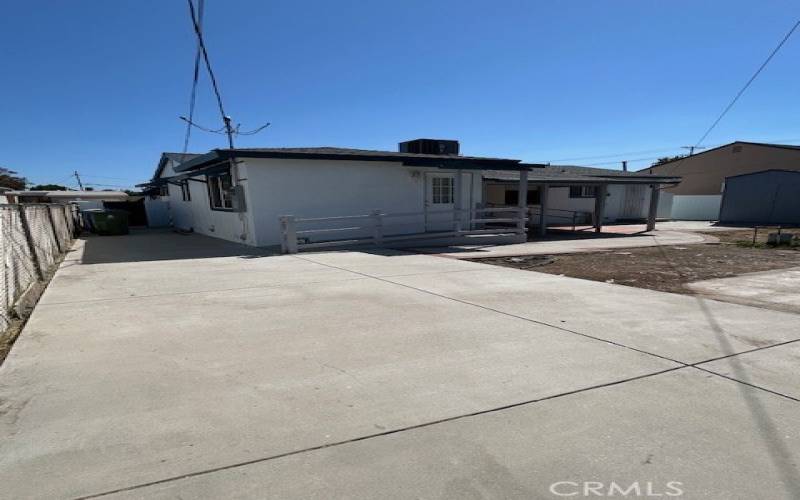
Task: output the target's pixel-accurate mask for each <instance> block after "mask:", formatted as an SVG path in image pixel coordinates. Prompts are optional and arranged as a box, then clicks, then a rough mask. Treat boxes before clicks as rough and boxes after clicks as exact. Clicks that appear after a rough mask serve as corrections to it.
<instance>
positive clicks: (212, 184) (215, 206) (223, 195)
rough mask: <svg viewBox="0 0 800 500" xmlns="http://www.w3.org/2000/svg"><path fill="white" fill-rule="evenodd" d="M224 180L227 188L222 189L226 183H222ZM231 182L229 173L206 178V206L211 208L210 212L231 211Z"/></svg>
mask: <svg viewBox="0 0 800 500" xmlns="http://www.w3.org/2000/svg"><path fill="white" fill-rule="evenodd" d="M226 179H227V184H228V187H227V188H226V187H224V185H225V184H226V183H225V182H223V181H224V180H226ZM232 182H233V181H232V177H231V174H230V172H225V173H222V174H214V175H209V176H208V204H209V205H210V206H211V210H222V211H226V212H230V211H232V210H233V192H232V191H233V189H232V187H233V184H232ZM214 195H216V196H214ZM215 198H216V199H215Z"/></svg>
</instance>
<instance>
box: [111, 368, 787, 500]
mask: <svg viewBox="0 0 800 500" xmlns="http://www.w3.org/2000/svg"><path fill="white" fill-rule="evenodd" d="M797 424H798V405H797V403H795V402H793V401H789V400H786V399H783V398H780V397H776V396H773V395H771V394H768V393H764V392H762V391H759V390H757V389H752V388H749V387H746V386H742V385H740V384H736V383H735V382H731V381H728V380H724V379H720V378H718V377H713V376H710V375H708V374H703V373H701V372H699V371H697V370H694V369H692V368H685V369H682V370H679V371H677V372H671V373H667V374H662V375H657V376H654V377H650V378H646V379H642V380H637V381H632V382H628V383H626V384H622V385H616V386H613V387H606V388H602V389H597V390H593V391H588V392H583V393H579V394H573V395H569V396H564V397H560V398H557V399H551V400H548V401H542V402H539V403H535V404H531V405H525V406H521V407H517V408H512V409H508V410H505V411H502V412H494V413H488V414H483V415H478V416H474V417H469V418H463V419H459V420H456V421H451V422H445V423H440V424H436V425H430V426H426V427H423V428H419V429H413V430H409V431H407V432H402V433H397V434H392V435H388V436H382V437H376V438H372V439H367V440H363V441H359V442H354V443H348V444H343V445H340V446H335V447H331V448H326V449H321V450H314V451H309V452H306V453H301V454H297V455H293V456H289V457H283V458H276V459H272V460H264V461H261V462H259V463H255V464H250V465H245V466H241V467H233V468H229V469H225V470H221V471H216V472H210V473H207V474H200V475H198V476H195V477H190V478H185V479H178V480H174V481H168V482H166V483H163V484H157V485H153V486H150V487H144V488H140V489H134V490H132V491H127V492H124V493H121V494H119V495H112V496H111V498H115V499H124V498H156V499H161V498H163V499H167V498H198V499H216V498H234V499H249V498H275V499H286V498H303V499H328V498H355V499H372V498H447V499H464V498H476V499H477V498H513V499H516V498H519V499H526V500H528V499H532V498H536V499H545V498H552V499H556V498H563V497H568V498H569V497H572V498H585V497H584V496H583V495H582V494H579V495H577V496H576V495H574V493H576V492H580V491H581V490H582V488H583V483H584V482H586V481H594V482H599V483H600V485H601V489H600V492H602V493H604V494H603V495H598V494H596V493H594V494H592V493H590V494H589V495H587V496H588V497H590V498H595V497H597V496H612V497H614V498H622V497H623V495H621V494H620V493H619V490H617V492H616V494H614V495H609V494H608V491H609V488H611V487H612V483H614V484H617V485H618V486H619V487H621V488H625V489H627V488H629V487H631V486H632V485H634V484H638V486H639V488H640V492H641V493H640V494H639V495H635V494H634V493H633V491H634V490H631V492H629V493H628V495H625V496H626V497H628V498H633V497H636V498H643V497H647V498H654V497H656V496H658V497H660V498H691V499H713V500H719V499H725V500H737V499H741V500H752V499H755V498H763V499H767V498H769V499H771V500H780V499H786V500H789V499H796V498H800V471H799V470H798V466H797V463H798V461H800V426H798V425H797ZM555 483H560V484H556V485H555V486H554V488H555V491H556V492H557V493H559V494H560V495H555V494H553V493H552V491H551V487H552V485H553V484H555ZM669 483H672V484H671V488H670V484H669ZM648 485H649V487H650V492H652V493H653V495H647V492H648ZM590 486H597V484H590ZM667 493H671V494H672V495H676V494H677V493H681V495H680V496H678V497H675V496H667Z"/></svg>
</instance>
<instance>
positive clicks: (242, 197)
mask: <svg viewBox="0 0 800 500" xmlns="http://www.w3.org/2000/svg"><path fill="white" fill-rule="evenodd" d="M544 167H545V166H544V165H534V164H525V163H522V162H521V161H520V160H516V159H509V158H488V157H478V156H462V155H460V154H459V144H458V142H457V141H445V140H436V139H417V140H413V141H407V142H403V143H400V144H399V148H398V151H373V150H363V149H347V148H335V147H313V148H243V149H235V150H231V149H214V150H212V151H210V152H208V153H205V154H194V153H192V154H186V155H183V154H180V153H164V154H163V155H162V156H161V158H160V160H159V163H158V166H157V168H156V172H155V174H154V176H153V179H152V180H151V181H149V182H148V183H147V184H145V185H143V186H144V187H145V188H146V192H147V193H148V194H149V196H148V201H146V204H149V205H152V206H155V204H156V203H161V204H164V205H165V206H167V207H168V211H169V218H170V220H171V225H172V226H173V227H175V228H176V229H178V230H181V231H194V232H198V233H202V234H205V235H209V236H215V237H219V238H223V239H226V240H230V241H236V242H241V243H245V244H248V245H255V246H272V245H279V244H282V243H285V237H286V233H287V229H286V221H287V216H288V218H291V219H292V220H295V218H303V219H312V220H303V221H301V222H303V223H305V224H306V225H305V226H304V228H302V229H304V230H303V231H297V236H298V237H299V238H300V239H303V238H304V237H305V235H307V234H309V233H310V232H320V231H324V230H326V229H324V228H325V227H329V226H330V224H331V222H332V221H331V220H330V218H341V221H342V223H343V225H344V226H347V225H348V223H350V225H352V226H358V227H353V228H347V229H353V231H354V232H355V233H358V232H359V231H361V233H358V234H363V232H364V231H367V232H369V231H370V230H369V229H367V228H365V227H362V226H360V225H359V224H356V223H355V222H352V221H353V220H356V222H358V220H362V219H363V218H366V217H370V216H375V217H379V218H380V220H381V222H380V224H381V227H380V231H381V234H383V233H384V232H391V233H393V234H395V235H397V234H403V235H415V234H422V235H425V234H431V233H442V234H444V233H445V232H446V231H450V230H453V227H454V226H455V228H456V230H455V232H456V233H459V232H461V231H462V230H466V229H468V230H471V231H473V232H487V233H488V232H492V231H493V229H492V228H495V227H497V225H496V224H495V223H494V221H495V219H501V220H503V221H505V222H509V223H513V224H517V226H516V227H517V228H518V231H517V232H516V233H514V234H515V235H516V237H518V239H519V238H523V239H524V237H525V234H524V232H525V229H524V214H525V213H526V212H527V210H528V203H527V200H526V199H525V196H519V197H518V198H517V200H516V207H517V208H518V209H519V212H515V213H516V214H517V215H514V214H513V213H512V214H511V215H506V216H505V217H495V218H491V217H488V216H486V217H484V216H482V215H480V214H484V213H486V211H491V210H498V211H502V210H506V212H505V213H506V214H508V213H509V211H512V212H513V211H514V209H513V208H511V209H509V208H508V207H505V208H499V209H494V208H487V206H488V205H489V204H487V203H486V200H485V196H486V195H487V184H486V179H488V178H491V176H495V177H497V176H498V175H500V174H503V175H506V176H507V178H505V179H502V183H503V184H504V185H506V186H508V185H511V184H513V182H516V183H517V191H518V192H520V191H522V192H524V193H526V194H527V192H528V187H529V185H530V184H535V185H536V186H540V185H548V186H553V187H555V188H556V189H555V190H554V191H556V190H557V189H558V188H560V187H562V186H566V185H572V184H573V183H574V184H575V186H580V189H581V190H584V189H585V193H586V196H593V197H594V198H595V199H596V202H595V203H596V205H593V206H596V207H598V208H599V209H600V210H599V212H598V213H603V211H604V209H605V205H606V189H607V187H608V186H609V185H616V184H618V183H624V184H627V183H630V184H637V185H641V186H650V185H657V184H660V183H662V182H672V181H674V179H672V178H669V179H665V178H662V177H661V176H651V175H646V174H638V175H629V176H624V178H623V179H618V178H617V177H614V176H612V175H611V174H607V175H605V176H592V175H588V174H587V173H585V172H584V173H583V174H582V175H579V174H578V173H574V174H572V175H570V176H557V175H556V172H555V171H554V170H553V169H547V168H544ZM540 171H541V172H542V173H541V175H539V176H537V174H538V173H539V172H540ZM487 173H489V174H487ZM620 177H621V176H620ZM529 178H530V179H531V180H530V182H529V180H528V179H529ZM513 179H516V181H513ZM495 180H496V179H495ZM523 186H524V187H523ZM521 187H523V189H520V188H521ZM590 188H596V189H594V190H593V189H590ZM614 189H615V188H614ZM582 192H583V191H582ZM506 201H507V200H506V198H505V197H504V198H503V205H504V206H507V205H510V204H509V203H506ZM631 203H633V201H631ZM642 203H645V204H646V202H645V201H644V200H643V199H640V200H637V207H639V208H641V204H642ZM511 205H513V204H511ZM544 208H545V211H547V204H546V203H545V207H544ZM650 212H652V214H653V220H655V212H654V210H650ZM548 213H549V212H548ZM370 214H372V215H370ZM376 214H378V215H376ZM519 214H522V215H519ZM639 215H641V214H640V213H639V212H637V217H638V216H639ZM514 217H517V218H516V219H514ZM319 219H326V220H325V221H324V224H323V221H320V220H319ZM601 224H602V218H601V220H600V224H599V225H601ZM384 225H386V226H387V227H384ZM486 225H488V226H490V228H488V229H487V228H486ZM388 226H391V227H388ZM296 229H301V228H299V227H298V228H296ZM330 230H331V231H342V230H343V229H342V228H332V229H330ZM355 233H354V234H355ZM293 234H294V233H293ZM301 234H302V236H301ZM354 237H355V236H354Z"/></svg>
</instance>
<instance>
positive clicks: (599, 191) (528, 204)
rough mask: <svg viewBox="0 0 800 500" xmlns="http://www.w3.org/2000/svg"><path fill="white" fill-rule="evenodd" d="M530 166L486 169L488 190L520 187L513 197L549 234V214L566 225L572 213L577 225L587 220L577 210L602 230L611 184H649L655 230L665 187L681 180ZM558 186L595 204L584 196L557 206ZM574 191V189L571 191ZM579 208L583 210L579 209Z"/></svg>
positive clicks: (539, 228)
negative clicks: (520, 170)
mask: <svg viewBox="0 0 800 500" xmlns="http://www.w3.org/2000/svg"><path fill="white" fill-rule="evenodd" d="M527 166H529V167H530V170H529V171H528V172H523V173H522V174H521V175H520V174H518V173H517V172H503V171H498V170H486V171H484V173H483V178H484V190H485V191H487V189H488V187H489V186H490V185H494V186H507V187H509V188H511V189H513V188H514V187H516V190H517V191H516V193H517V194H516V200H511V201H516V202H517V203H516V205H517V206H518V207H519V208H520V209H523V208H524V209H525V210H526V214H527V215H528V216H529V221H528V225H529V226H536V227H537V234H538V235H539V236H544V235H546V234H547V225H548V218H557V219H561V221H560V222H561V224H562V225H565V226H566V225H568V223H569V220H568V219H569V216H570V215H571V218H572V221H571V222H572V226H573V227H575V226H576V225H577V224H578V223H580V222H583V221H581V220H580V219H579V218H578V217H577V214H581V215H582V214H587V215H589V216H590V217H591V225H592V227H593V228H594V230H595V231H596V232H598V233H599V232H601V231H602V229H603V224H604V221H605V219H606V213H607V206H608V202H607V200H608V197H609V189H610V187H611V186H615V187H623V188H626V189H627V186H644V187H646V188H648V190H649V192H650V195H649V196H648V197H647V198H649V201H648V208H647V213H646V230H647V231H652V230H653V229H655V223H656V218H657V211H658V202H659V195H660V191H661V189H663V188H664V187H668V186H674V185H676V184H678V183H679V182H680V178H678V177H667V176H656V175H649V174H641V173H638V172H627V171H612V170H604V169H594V168H587V167H571V166H563V167H562V166H550V165H534V164H528V165H527ZM555 188H568V189H570V190H577V191H578V192H580V193H581V194H580V195H579V197H582V198H588V196H585V194H586V193H589V194H590V195H591V198H593V201H594V203H593V206H592V207H590V209H588V210H587V209H586V207H585V204H586V203H585V200H584V201H583V204H582V205H579V203H578V202H575V203H574V205H573V206H570V207H564V206H563V205H561V207H560V208H557V207H554V206H552V205H551V193H552V190H553V189H555ZM587 188H588V189H587ZM534 193H535V197H536V198H535V199H533V200H529V199H528V197H529V194H534ZM571 194H572V191H571V192H570V195H571ZM488 195H489V193H486V192H485V193H484V199H485V200H490V199H491V197H490V196H488ZM508 198H509V197H508V196H506V199H504V200H503V201H504V202H507V201H509V200H508ZM511 198H513V196H512V197H511ZM573 208H574V209H573ZM578 208H581V209H582V210H578ZM557 212H559V213H557ZM564 214H566V215H564ZM565 219H567V220H565Z"/></svg>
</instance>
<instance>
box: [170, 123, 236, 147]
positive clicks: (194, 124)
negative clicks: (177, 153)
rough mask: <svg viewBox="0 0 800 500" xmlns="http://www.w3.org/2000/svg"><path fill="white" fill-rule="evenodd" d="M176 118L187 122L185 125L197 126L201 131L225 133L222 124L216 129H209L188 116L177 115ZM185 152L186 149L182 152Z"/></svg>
mask: <svg viewBox="0 0 800 500" xmlns="http://www.w3.org/2000/svg"><path fill="white" fill-rule="evenodd" d="M178 118H180V119H181V120H183V121H185V122H186V124H187V126H188V127H189V128H191V127H197V128H199V129H200V130H202V131H203V132H210V133H212V134H225V133H226V132H225V127H224V126H223V127H220V128H218V129H216V130H211V129H210V128H208V127H204V126H202V125H200V124H197V123H195V122H193V121H192V120H191V119H190V118H186V117H185V116H179V117H178ZM185 153H186V151H184V154H185Z"/></svg>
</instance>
